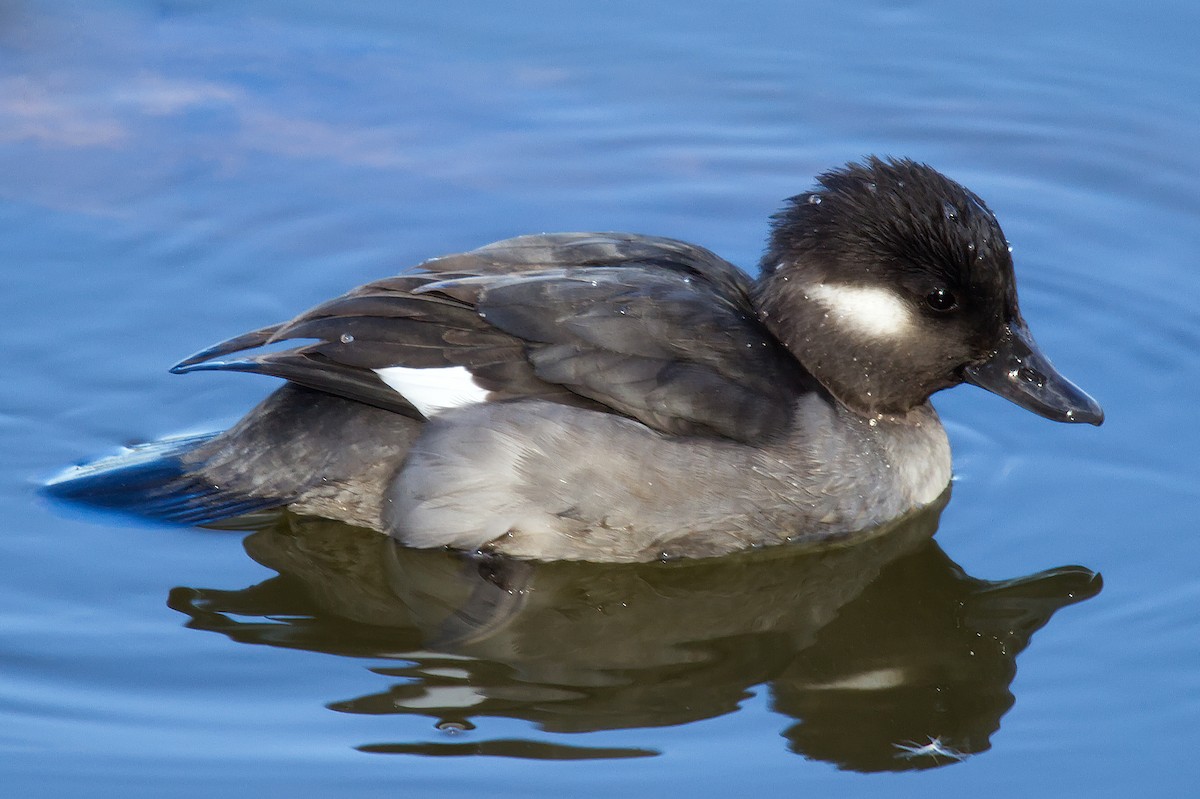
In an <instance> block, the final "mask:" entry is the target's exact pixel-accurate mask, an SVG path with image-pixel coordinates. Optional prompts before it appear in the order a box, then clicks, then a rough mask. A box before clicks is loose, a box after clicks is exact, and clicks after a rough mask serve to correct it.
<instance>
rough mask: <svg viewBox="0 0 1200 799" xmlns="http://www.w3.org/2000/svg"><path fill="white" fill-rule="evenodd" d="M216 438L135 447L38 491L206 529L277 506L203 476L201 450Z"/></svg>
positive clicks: (193, 437) (67, 473) (62, 475)
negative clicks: (199, 525)
mask: <svg viewBox="0 0 1200 799" xmlns="http://www.w3.org/2000/svg"><path fill="white" fill-rule="evenodd" d="M218 435H219V434H218V433H205V434H201V435H190V436H177V437H174V438H168V439H164V440H162V441H154V442H151V443H148V444H137V445H135V446H132V447H128V448H126V449H125V450H123V451H121V452H119V453H117V454H116V455H112V456H109V457H107V458H101V459H100V460H96V461H93V462H91V463H86V464H84V465H82V466H73V467H71V468H69V469H66V470H65V471H63V472H61V473H60V474H58V475H56V476H55V477H53V478H52V479H51V480H50V481H49V482H47V483H46V484H45V485H44V486H43V489H42V490H43V492H44V493H45V494H46V495H47V496H50V497H52V498H54V499H57V500H65V501H67V502H73V503H79V504H82V505H88V506H92V507H96V508H101V509H105V510H112V511H118V512H121V513H127V514H132V515H135V516H142V517H146V518H150V519H155V520H158V521H164V522H169V523H174V524H186V525H195V524H211V523H214V522H217V521H221V520H223V519H229V518H232V517H235V516H242V515H245V514H249V513H253V512H255V511H260V510H265V509H267V508H273V507H278V506H279V505H280V504H281V501H280V499H279V498H278V497H275V496H256V495H254V494H253V493H250V492H245V491H238V490H236V489H231V488H229V487H222V486H220V485H218V484H215V482H214V481H213V480H212V479H211V478H209V477H207V476H206V475H205V472H204V469H203V467H204V466H205V464H206V461H207V457H206V445H207V444H209V443H211V442H212V441H213V440H214V439H215V438H216V437H217V436H218Z"/></svg>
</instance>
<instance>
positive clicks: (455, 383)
mask: <svg viewBox="0 0 1200 799" xmlns="http://www.w3.org/2000/svg"><path fill="white" fill-rule="evenodd" d="M374 371H375V374H377V375H379V379H380V380H382V381H383V382H385V383H387V384H388V386H389V387H391V388H392V389H394V390H395V391H396V392H397V393H398V394H400V395H401V396H402V397H404V398H405V399H406V400H408V401H409V402H411V403H412V404H413V407H414V408H416V409H417V410H418V411H420V412H421V413H422V414H424V415H425V416H426V417H430V416H433V415H435V414H437V413H440V412H441V411H444V410H447V409H448V408H459V407H461V406H463V405H473V404H475V403H477V402H484V401H486V400H487V396H488V392H487V391H486V390H485V389H482V388H480V387H479V384H478V383H476V382H475V378H474V377H473V376H472V375H471V373H470V372H469V371H467V369H466V368H465V367H462V366H447V367H442V368H438V369H412V368H409V367H407V366H388V367H385V368H383V369H376V370H374Z"/></svg>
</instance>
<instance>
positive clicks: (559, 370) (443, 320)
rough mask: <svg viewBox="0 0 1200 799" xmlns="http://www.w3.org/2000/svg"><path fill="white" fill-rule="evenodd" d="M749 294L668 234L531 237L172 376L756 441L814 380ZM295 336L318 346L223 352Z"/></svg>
mask: <svg viewBox="0 0 1200 799" xmlns="http://www.w3.org/2000/svg"><path fill="white" fill-rule="evenodd" d="M749 291H750V282H749V280H748V278H747V277H746V276H745V274H744V273H742V272H741V271H740V270H738V269H737V268H736V267H734V266H733V265H732V264H730V263H728V262H727V261H724V260H722V259H721V258H718V257H717V256H716V255H714V254H713V253H711V252H709V251H708V250H704V249H702V248H699V247H693V246H691V245H688V244H685V243H683V242H679V241H675V240H672V239H662V238H651V237H644V236H633V235H627V234H596V233H569V234H555V235H543V236H523V237H520V238H516V239H508V240H506V241H501V242H497V243H495V244H491V245H488V246H487V247H483V248H480V249H478V250H473V251H471V252H468V253H461V254H457V255H451V256H446V257H443V258H438V259H434V260H432V261H428V262H426V263H424V264H422V265H421V267H420V268H419V270H418V271H414V272H412V273H409V274H405V275H401V276H398V277H393V278H388V279H385V280H381V281H377V282H374V283H370V284H367V285H365V286H362V287H360V288H357V289H354V290H353V291H351V292H349V293H348V294H345V295H343V296H342V297H338V298H336V299H334V300H331V301H329V302H327V303H324V304H322V305H319V306H317V307H316V308H313V309H312V310H310V311H308V312H306V313H304V314H302V315H300V316H299V317H297V318H295V319H293V320H292V321H290V322H286V323H283V324H280V325H275V326H272V327H268V328H263V329H262V330H257V331H254V332H252V333H247V334H245V335H243V336H239V337H237V338H234V339H230V340H229V341H226V342H223V343H222V344H218V345H216V346H215V347H211V348H209V349H207V350H204V351H202V352H200V353H197V354H196V355H194V356H192V357H190V358H188V359H187V360H185V361H183V362H181V363H180V364H179V365H177V366H176V367H175V368H174V370H173V371H176V372H188V371H197V370H205V369H224V370H235V371H246V372H257V373H261V374H270V375H274V376H277V377H282V378H285V379H287V380H290V381H292V382H295V383H298V384H301V385H305V386H309V387H311V388H316V389H319V390H322V391H326V392H329V393H332V394H336V395H339V396H344V397H347V398H350V399H354V400H358V401H361V402H365V403H368V404H371V405H375V406H378V407H382V408H386V409H389V410H394V411H397V412H400V413H406V414H409V415H426V416H428V415H432V414H433V413H438V412H440V411H442V410H445V409H446V408H450V407H454V406H455V405H459V404H464V403H467V402H476V401H502V400H511V399H521V398H539V399H544V400H549V401H553V402H559V403H565V404H571V405H577V406H582V407H589V408H594V409H598V410H608V411H610V412H617V413H621V414H625V415H628V416H631V417H633V418H635V419H638V420H640V421H641V422H643V423H645V424H647V425H649V426H650V427H653V428H655V429H657V430H660V431H662V432H665V433H672V434H677V435H719V436H726V437H729V438H733V439H736V440H739V441H746V442H758V441H761V440H762V439H764V438H766V437H770V436H771V435H773V434H775V433H777V432H779V431H781V430H783V429H785V428H786V427H787V425H788V423H789V420H790V418H791V414H792V411H793V408H794V404H795V401H796V397H797V396H798V394H800V393H802V392H804V391H807V390H811V388H812V385H813V383H812V381H811V378H809V376H808V375H807V374H806V373H805V372H804V370H803V368H802V367H800V365H799V364H798V363H797V362H796V361H795V360H794V359H793V358H792V357H791V356H790V354H788V353H787V352H786V351H785V350H784V349H783V348H782V346H781V345H780V344H779V343H778V342H777V341H776V340H775V339H774V338H773V337H772V336H771V335H770V334H769V333H768V331H767V330H766V328H765V327H764V326H763V325H762V324H761V323H760V322H759V321H758V319H757V317H756V315H755V312H754V309H753V307H752V306H751V303H750V299H749ZM294 340H308V341H310V342H311V343H304V344H300V345H299V346H295V347H291V348H289V349H282V350H278V349H277V350H275V351H267V352H260V353H258V354H254V355H250V356H247V357H242V358H238V359H235V360H217V359H220V358H222V357H223V356H226V355H230V354H233V353H239V352H243V351H246V350H251V349H258V348H261V347H269V346H271V345H275V344H277V343H278V342H283V341H288V342H291V341H294Z"/></svg>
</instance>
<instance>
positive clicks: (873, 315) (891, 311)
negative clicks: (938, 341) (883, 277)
mask: <svg viewBox="0 0 1200 799" xmlns="http://www.w3.org/2000/svg"><path fill="white" fill-rule="evenodd" d="M807 294H808V296H809V297H811V298H812V299H814V300H816V301H817V302H819V303H821V305H823V306H825V307H826V308H827V309H828V310H829V313H830V314H831V315H832V316H833V318H834V319H835V320H837V322H838V323H840V324H843V325H845V326H846V327H847V328H849V329H851V330H855V331H857V332H859V333H862V334H864V335H867V336H871V337H873V338H900V337H902V336H905V335H907V334H908V331H909V328H910V327H911V326H912V324H913V313H912V310H911V309H910V308H909V306H908V303H906V302H905V301H904V298H903V297H901V296H900V295H898V294H897V293H896V292H894V291H892V290H890V289H885V288H879V287H876V286H848V285H845V284H836V283H818V284H816V285H814V286H809V287H808V289H807Z"/></svg>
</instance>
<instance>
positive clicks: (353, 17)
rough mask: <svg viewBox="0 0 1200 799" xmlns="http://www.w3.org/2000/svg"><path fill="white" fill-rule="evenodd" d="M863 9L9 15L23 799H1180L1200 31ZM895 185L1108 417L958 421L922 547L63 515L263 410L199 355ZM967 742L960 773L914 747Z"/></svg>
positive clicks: (715, 242) (370, 8)
mask: <svg viewBox="0 0 1200 799" xmlns="http://www.w3.org/2000/svg"><path fill="white" fill-rule="evenodd" d="M832 5H833V4H813V5H811V6H810V7H805V6H799V5H797V4H794V3H772V2H765V3H760V4H757V5H755V6H753V7H747V6H746V5H745V4H742V3H706V4H704V5H703V7H698V6H696V5H695V4H684V3H677V2H668V3H659V4H653V6H652V7H649V8H647V7H644V6H645V4H635V3H609V4H603V5H599V4H597V5H594V6H587V7H578V8H568V7H566V6H564V5H562V4H557V3H524V4H521V5H520V6H519V7H518V8H503V7H501V6H498V5H495V4H487V3H478V2H461V3H450V4H439V5H438V6H437V7H436V8H435V7H433V6H432V5H429V6H428V7H426V6H425V4H405V5H403V6H402V7H399V8H397V7H393V4H382V3H381V4H377V5H371V4H358V5H356V6H355V7H354V8H353V9H350V10H347V9H343V8H341V6H340V5H339V4H333V3H316V2H312V3H289V4H286V5H284V4H269V3H207V4H193V3H186V2H177V3H171V2H160V3H134V2H130V3H119V4H118V3H113V4H95V3H93V4H80V5H76V6H73V5H70V4H62V3H35V2H29V3H15V4H9V5H7V6H5V8H4V9H3V10H0V164H2V166H3V168H2V169H0V225H2V229H3V230H4V235H3V236H2V237H0V263H3V264H4V269H5V272H4V287H3V291H0V310H2V314H0V319H3V341H4V346H3V348H0V364H2V366H3V373H4V375H5V388H4V391H3V393H0V437H2V440H3V451H4V452H5V453H6V454H7V457H6V458H5V460H4V462H3V464H0V503H3V504H2V505H0V507H2V509H3V512H4V518H5V519H6V520H7V523H6V525H5V535H4V536H3V537H0V562H3V563H4V564H5V568H4V579H3V580H2V581H0V629H2V630H3V631H4V636H3V643H0V655H2V658H0V664H2V667H0V668H2V669H3V671H2V674H3V679H2V680H0V716H2V718H3V724H0V730H2V732H0V782H2V784H3V785H4V786H5V793H6V794H11V795H13V796H23V797H39V796H62V795H69V794H80V795H89V796H130V795H154V796H188V797H191V796H198V795H202V794H208V793H221V792H223V793H226V794H229V793H232V794H234V795H289V796H319V795H328V794H330V793H332V792H333V791H335V790H336V791H339V792H340V793H341V794H342V795H349V796H385V795H386V796H395V795H412V796H425V795H438V796H459V795H462V796H465V795H478V794H485V793H486V794H488V795H517V794H520V795H526V796H528V795H534V796H541V795H547V796H548V795H562V794H569V795H606V796H607V795H612V794H615V793H624V794H627V795H631V796H642V795H650V794H652V793H653V794H658V793H660V792H661V790H662V787H663V786H664V785H669V786H670V787H671V789H672V790H675V791H678V792H680V793H683V794H687V795H693V796H723V795H729V794H731V793H734V792H736V793H737V794H738V795H741V794H743V793H751V792H753V793H756V794H758V795H763V796H774V795H783V794H785V793H786V794H788V795H791V794H804V793H821V792H830V793H833V792H836V793H838V794H839V795H846V796H854V795H877V794H878V793H880V792H887V793H889V794H894V795H930V794H931V793H933V794H938V795H941V794H960V793H963V792H967V791H971V792H978V791H979V790H980V789H981V788H986V789H987V792H988V793H999V792H1001V791H1013V792H1020V793H1022V794H1025V795H1054V796H1061V795H1088V796H1126V795H1130V794H1133V793H1139V794H1140V793H1144V792H1145V791H1146V790H1147V787H1148V786H1152V787H1153V791H1152V792H1154V793H1161V794H1167V795H1170V794H1180V793H1184V792H1186V791H1187V790H1189V789H1190V787H1191V786H1193V785H1194V784H1195V782H1196V779H1197V777H1198V776H1200V774H1198V772H1197V767H1196V765H1195V758H1194V757H1193V756H1192V754H1191V753H1192V752H1193V751H1194V750H1195V749H1196V747H1197V745H1198V744H1200V740H1198V738H1200V736H1198V735H1197V732H1196V730H1197V724H1196V722H1197V720H1198V718H1200V712H1198V711H1200V679H1198V675H1200V648H1198V646H1197V643H1196V642H1197V641H1200V629H1198V627H1200V622H1198V621H1197V615H1196V613H1195V608H1196V607H1197V602H1198V600H1200V580H1198V579H1197V578H1196V576H1195V571H1194V569H1193V568H1192V566H1191V564H1192V562H1194V561H1195V559H1196V554H1197V552H1198V550H1200V545H1198V544H1197V543H1196V539H1195V536H1194V523H1193V518H1194V516H1195V510H1196V508H1197V506H1198V499H1200V491H1198V490H1197V488H1196V486H1197V485H1198V482H1197V479H1196V478H1197V469H1196V458H1195V454H1194V453H1195V452H1196V451H1197V449H1198V448H1200V433H1198V432H1197V429H1196V427H1195V425H1192V424H1191V423H1190V419H1191V418H1192V416H1194V411H1193V408H1192V407H1191V398H1192V397H1193V396H1194V395H1195V392H1196V389H1197V385H1198V382H1197V380H1198V378H1200V374H1198V372H1200V370H1198V368H1197V366H1196V359H1195V357H1194V353H1195V352H1196V351H1197V348H1198V346H1200V323H1198V319H1197V314H1196V312H1195V308H1194V297H1196V296H1198V292H1200V277H1198V273H1197V270H1196V269H1195V268H1194V267H1193V264H1194V262H1195V258H1196V253H1197V252H1200V224H1198V223H1197V221H1196V220H1197V219H1198V218H1200V214H1198V213H1197V211H1198V210H1200V202H1198V200H1197V192H1196V189H1195V176H1196V175H1197V174H1200V158H1198V156H1197V153H1196V150H1195V146H1194V140H1195V131H1196V130H1197V129H1200V118H1198V117H1200V110H1198V107H1197V105H1196V102H1195V98H1196V97H1197V96H1200V69H1198V61H1197V58H1196V55H1195V47H1194V31H1195V30H1196V28H1197V23H1198V22H1200V13H1198V12H1197V11H1196V10H1195V9H1194V8H1193V7H1192V5H1191V4H1185V3H1173V4H1172V3H1163V4H1156V5H1155V6H1154V7H1152V8H1149V9H1135V8H1132V7H1129V6H1128V5H1121V4H1094V3H1089V4H1085V3H1077V2H1068V3H1056V4H1047V3H1020V4H1016V5H1011V4H1010V5H1007V6H995V7H988V8H986V9H984V8H977V7H974V6H970V5H964V4H955V3H939V2H913V3H881V2H880V3H868V4H863V5H860V6H858V7H854V8H851V7H838V8H834V7H832ZM872 152H874V153H883V154H895V155H908V156H912V157H914V158H917V159H920V160H925V161H928V162H930V163H931V164H934V165H936V166H937V167H938V168H940V169H942V170H943V171H945V172H947V173H948V174H950V175H951V176H952V177H954V178H956V179H958V180H961V181H962V182H963V183H965V184H966V185H968V186H969V187H971V188H972V189H973V190H975V191H976V192H977V193H979V194H980V195H981V196H982V197H984V198H985V199H986V200H987V201H988V203H989V204H990V205H991V207H992V208H993V209H994V210H995V211H996V212H997V214H998V215H999V217H1000V220H1001V222H1002V224H1003V225H1004V228H1005V231H1006V233H1007V235H1008V237H1009V239H1010V240H1011V241H1012V242H1013V244H1014V246H1015V253H1014V255H1015V258H1016V261H1017V270H1018V276H1019V279H1020V287H1021V293H1022V305H1023V308H1024V310H1025V314H1026V317H1027V318H1028V320H1029V322H1030V325H1031V327H1032V328H1033V331H1034V333H1035V335H1036V336H1037V337H1038V339H1039V341H1040V343H1041V344H1042V346H1043V347H1044V349H1045V350H1046V352H1047V353H1049V354H1050V356H1051V357H1052V358H1053V359H1054V360H1055V363H1056V365H1057V366H1058V367H1060V368H1061V369H1062V371H1063V372H1064V373H1066V374H1067V375H1068V376H1069V377H1071V378H1072V379H1073V380H1075V381H1076V382H1078V383H1079V384H1080V385H1081V386H1083V387H1085V388H1086V389H1087V390H1089V391H1090V392H1092V393H1093V394H1095V395H1096V396H1097V397H1098V398H1099V399H1100V401H1101V402H1102V403H1103V404H1104V406H1105V410H1106V412H1107V416H1108V421H1107V422H1106V424H1105V425H1104V427H1102V428H1100V429H1098V430H1097V429H1092V428H1080V427H1077V426H1065V425H1054V424H1051V423H1049V422H1046V421H1045V420H1042V419H1038V418H1036V417H1034V416H1033V415H1031V414H1028V413H1024V412H1022V411H1020V410H1019V409H1016V408H1014V407H1011V406H1009V405H1007V404H1006V403H1004V402H1003V401H1002V400H999V399H997V398H994V397H991V396H989V395H985V394H984V393H983V392H980V391H978V390H975V389H971V388H962V389H958V390H956V391H953V392H949V393H946V394H944V395H942V396H940V397H939V398H938V402H937V404H938V407H939V409H940V410H941V412H942V414H943V417H944V418H945V420H946V422H947V425H948V427H949V429H950V432H951V437H952V443H953V445H954V450H955V464H956V466H955V468H956V474H957V480H956V483H955V487H954V492H953V494H954V496H953V498H952V500H951V501H950V503H949V505H948V506H947V507H946V509H945V510H944V511H943V513H942V514H941V518H940V523H939V529H938V534H937V537H936V539H935V541H936V543H934V544H929V543H922V542H921V540H920V539H921V529H920V525H930V524H933V523H935V521H936V520H934V519H930V518H926V519H923V520H917V521H916V522H914V524H916V525H918V526H917V527H915V528H906V529H901V530H899V531H894V532H893V534H890V535H889V536H885V537H881V538H879V539H875V540H874V541H873V542H870V544H869V545H867V544H864V545H863V546H861V547H857V548H850V549H846V550H838V551H834V552H830V553H823V554H822V553H818V554H815V555H813V554H806V553H802V552H767V553H756V554H754V555H752V556H746V557H743V558H735V559H730V560H728V561H725V562H722V563H720V564H706V565H697V564H671V565H665V566H664V565H656V566H640V567H621V568H611V567H610V568H604V569H600V568H594V567H584V566H569V565H557V566H549V567H539V568H536V569H533V570H530V571H528V572H523V571H520V570H517V571H516V572H515V573H514V572H513V571H512V570H510V569H508V568H507V567H505V568H495V567H494V565H491V564H463V563H461V562H459V561H457V560H455V559H453V558H450V557H449V556H446V555H442V554H439V553H407V552H404V551H403V550H396V549H395V548H392V547H390V545H387V544H386V542H381V541H379V540H377V539H366V540H363V539H361V538H357V537H355V536H353V534H350V533H347V532H346V531H345V530H344V529H342V530H340V531H337V530H331V529H329V528H328V527H327V526H322V525H314V524H311V523H309V524H302V523H298V522H296V521H295V520H292V521H291V522H285V523H282V524H279V525H276V526H274V527H268V528H266V529H264V530H262V531H260V532H257V533H254V534H253V535H251V536H249V537H245V536H244V534H239V533H232V532H221V531H211V530H194V529H167V528H161V527H154V526H148V525H142V524H138V523H135V522H129V521H126V520H123V519H116V518H113V517H106V516H100V515H95V514H90V513H86V512H82V511H74V510H70V509H63V508H57V507H52V506H50V505H48V504H47V503H45V502H44V501H42V500H40V499H38V498H37V496H36V494H35V492H34V486H35V484H36V482H37V481H38V480H40V479H43V478H45V477H46V476H48V475H50V474H52V473H53V472H54V471H55V470H56V469H57V468H59V467H60V466H62V465H63V464H66V463H71V462H75V461H78V460H81V459H83V458H86V457H91V456H95V455H99V454H103V453H106V452H109V451H112V450H113V449H114V448H115V447H117V446H118V445H120V444H123V443H127V442H129V441H137V440H150V439H154V438H157V437H160V436H164V435H169V434H179V433H187V432H194V431H199V430H205V429H216V428H219V427H222V426H224V425H227V424H228V423H230V422H231V421H232V420H234V419H236V418H237V417H238V416H239V415H240V413H242V412H243V411H244V410H245V409H247V408H248V407H249V406H250V405H251V404H252V403H253V402H255V401H256V400H257V399H258V398H260V397H261V396H263V395H264V394H265V393H266V392H267V391H268V390H269V389H270V387H271V385H272V384H271V382H270V381H269V380H266V379H259V378H251V377H246V376H239V375H203V374H197V375H187V376H182V377H174V376H170V375H167V374H166V373H165V368H166V367H167V366H169V365H170V364H172V363H174V362H176V361H177V360H179V359H180V358H181V357H183V356H185V355H187V354H188V353H190V352H192V351H194V350H196V349H199V348H200V347H202V346H205V345H207V344H209V343H211V342H213V341H216V340H219V339H222V338H225V337H227V336H229V335H232V334H235V333H239V332H242V331H244V330H249V329H253V328H255V327H258V326H261V325H263V324H266V323H268V322H272V321H275V320H278V319H282V318H286V317H288V316H290V315H292V314H293V313H295V312H296V311H298V310H300V309H303V308H305V307H308V306H309V305H311V304H314V303H315V302H318V301H320V300H322V299H325V298H327V297H329V296H332V295H334V294H336V293H338V292H341V291H343V290H345V289H347V288H349V287H351V286H353V285H356V284H358V283H362V282H365V281H367V280H370V279H372V278H376V277H379V276H382V275H386V274H389V273H392V272H395V271H397V270H398V269H400V268H402V267H404V266H406V265H409V264H412V263H415V262H417V261H419V260H422V259H424V258H427V257H430V256H432V255H436V254H441V253H445V252H452V251H456V250H461V249H466V248H470V247H474V246H478V245H480V244H483V243H486V242H488V241H491V240H494V239H498V238H502V237H506V236H510V235H514V234H517V233H524V232H534V231H543V230H577V229H598V230H634V231H639V232H646V233H654V234H659V235H667V236H675V237H678V238H683V239H686V240H690V241H695V242H697V243H700V244H703V245H705V246H707V247H710V248H712V249H714V250H716V251H717V252H719V253H721V254H722V255H724V256H726V257H728V258H730V259H732V260H734V261H736V262H738V263H742V264H745V265H748V266H749V265H752V264H753V263H754V262H755V260H756V259H757V256H758V254H759V252H760V247H761V244H762V241H763V237H764V235H765V230H766V219H767V217H768V215H769V214H770V213H772V212H773V211H774V210H775V209H776V208H777V207H778V205H779V202H780V200H781V199H782V198H784V197H786V196H790V195H792V194H795V193H797V192H799V191H801V190H803V189H805V188H807V187H808V186H809V184H810V180H811V176H812V175H813V174H815V173H816V172H819V171H821V170H823V169H825V168H828V167H830V166H833V165H836V164H839V163H842V162H845V161H846V160H848V159H850V158H855V157H858V156H861V155H863V154H866V153H872ZM243 539H244V543H243ZM1074 564H1078V567H1075V566H1073V565H1074ZM1091 571H1095V572H1100V573H1102V574H1103V580H1102V583H1101V581H1099V580H1094V579H1091V577H1090V573H1091ZM1101 584H1102V586H1103V587H1102V589H1101ZM455 611H457V612H458V615H455ZM448 620H449V621H448ZM454 620H456V621H454ZM451 621H454V623H451ZM931 737H936V740H937V741H938V743H939V745H944V747H946V751H950V750H953V751H954V752H959V753H969V754H970V756H969V757H966V758H965V759H963V760H962V761H961V762H960V761H959V760H957V759H956V758H955V757H952V756H950V755H948V754H943V755H941V756H936V755H927V756H922V755H914V754H913V753H912V752H910V751H908V749H906V748H905V747H908V748H919V747H921V746H927V747H928V746H930V745H931V744H930V740H929V739H930V738H931ZM935 748H936V747H935Z"/></svg>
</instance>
